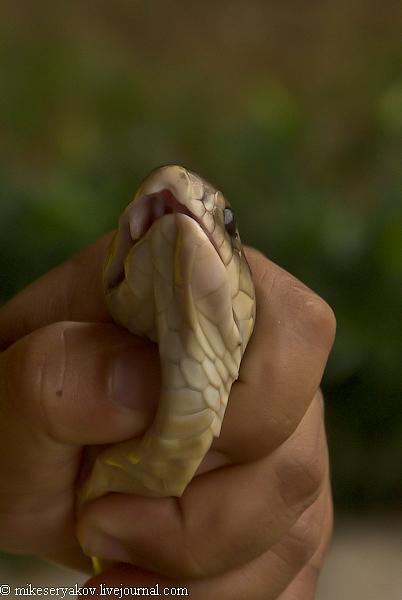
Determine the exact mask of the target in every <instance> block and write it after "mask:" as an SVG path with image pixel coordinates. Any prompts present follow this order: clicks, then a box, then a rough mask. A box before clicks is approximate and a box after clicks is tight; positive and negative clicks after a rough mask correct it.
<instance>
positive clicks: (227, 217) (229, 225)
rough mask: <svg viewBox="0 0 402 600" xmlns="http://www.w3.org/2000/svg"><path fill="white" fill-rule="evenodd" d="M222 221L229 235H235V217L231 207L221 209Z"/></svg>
mask: <svg viewBox="0 0 402 600" xmlns="http://www.w3.org/2000/svg"><path fill="white" fill-rule="evenodd" d="M223 222H224V224H225V229H226V231H227V232H228V234H229V235H230V237H232V238H233V237H236V234H237V224H236V217H235V216H234V212H233V210H232V209H231V208H225V209H224V211H223Z"/></svg>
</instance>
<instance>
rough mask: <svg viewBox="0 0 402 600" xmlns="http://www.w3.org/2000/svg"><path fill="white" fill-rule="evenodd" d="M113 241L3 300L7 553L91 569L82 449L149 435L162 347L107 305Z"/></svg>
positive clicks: (1, 489) (0, 356)
mask: <svg viewBox="0 0 402 600" xmlns="http://www.w3.org/2000/svg"><path fill="white" fill-rule="evenodd" d="M110 239H111V236H110V235H108V236H105V237H104V238H102V239H101V240H99V241H98V242H96V243H95V244H93V245H92V246H90V247H89V248H88V249H87V250H85V251H84V252H83V253H81V254H80V255H78V256H77V257H74V258H72V259H71V260H69V261H67V262H66V263H64V264H62V265H61V266H59V267H57V268H56V269H53V270H52V271H50V272H49V273H47V274H46V275H45V276H43V277H41V278H40V279H38V280H37V281H36V282H34V283H33V284H32V285H30V286H29V287H27V288H26V289H25V290H23V291H22V292H20V293H19V294H18V295H17V296H15V297H14V298H13V299H11V300H10V301H9V302H8V303H7V304H5V305H4V306H2V307H0V350H1V353H0V473H1V477H0V531H1V536H0V550H3V551H6V552H10V553H24V554H35V555H38V556H42V557H45V558H48V559H51V560H54V561H57V562H60V563H62V564H65V565H69V566H72V567H76V568H84V569H85V568H87V569H89V568H90V563H89V560H88V559H87V558H86V557H85V556H84V554H83V553H82V551H81V548H80V546H79V544H78V541H77V538H76V535H75V527H76V520H75V501H76V481H77V476H78V472H79V469H80V463H81V456H82V449H83V447H84V446H86V445H91V444H105V443H110V442H117V441H121V440H123V439H127V438H131V437H133V436H136V435H139V434H141V433H143V432H144V431H145V429H146V428H147V427H148V425H149V424H150V422H151V420H152V416H153V413H154V409H155V405H156V404H155V403H156V401H157V397H158V393H159V382H158V376H159V372H158V368H157V365H158V358H157V350H156V349H155V347H153V346H151V345H150V344H149V343H148V342H146V341H143V340H140V339H139V338H135V337H134V336H132V335H131V334H129V333H128V332H126V331H125V330H123V329H122V328H120V327H118V326H117V325H115V324H114V323H112V322H111V319H110V316H109V313H108V310H107V307H106V304H105V300H104V294H103V290H102V283H101V274H102V265H103V261H104V258H105V255H106V252H107V248H108V245H109V242H110ZM150 365H152V366H151V367H150ZM155 365H156V367H155ZM150 368H151V369H152V371H153V377H152V378H149V377H146V378H144V377H143V372H147V370H149V369H150Z"/></svg>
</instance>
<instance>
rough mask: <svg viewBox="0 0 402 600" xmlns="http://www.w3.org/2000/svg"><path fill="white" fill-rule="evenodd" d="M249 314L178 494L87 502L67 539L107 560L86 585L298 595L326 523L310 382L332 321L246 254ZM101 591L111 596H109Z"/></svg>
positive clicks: (318, 416)
mask: <svg viewBox="0 0 402 600" xmlns="http://www.w3.org/2000/svg"><path fill="white" fill-rule="evenodd" d="M247 258H248V260H249V263H250V266H251V269H252V272H253V279H254V282H255V286H256V295H257V321H256V326H255V330H254V334H253V337H252V339H251V341H250V344H249V346H248V349H247V352H246V354H245V356H244V358H243V362H242V365H241V370H240V377H239V379H238V381H237V382H236V383H235V384H234V386H233V388H232V392H231V395H230V401H229V404H228V408H227V412H226V416H225V419H224V424H223V428H222V432H221V436H220V438H219V439H217V440H216V441H215V442H214V444H213V451H214V453H216V454H215V456H217V455H218V456H219V457H220V458H219V459H218V460H221V461H222V456H223V457H225V460H226V462H227V464H226V466H222V467H221V468H218V469H216V470H211V471H209V472H208V473H204V474H202V475H200V476H197V477H195V478H194V479H193V481H192V482H191V484H190V485H189V486H188V488H187V489H186V491H185V493H184V495H183V496H182V498H160V499H159V498H158V499H155V498H143V497H139V496H128V495H122V494H109V495H107V496H105V497H103V498H100V499H98V500H96V501H94V502H92V503H90V504H88V505H87V506H86V507H85V508H84V510H83V513H82V514H81V516H80V520H79V526H78V535H79V538H80V541H81V543H82V545H83V547H84V550H85V551H86V553H87V554H88V555H92V554H95V555H98V556H101V557H103V558H109V559H111V560H115V561H121V562H124V563H131V565H128V564H125V565H121V564H120V565H116V566H115V567H113V568H112V569H110V570H108V571H107V572H105V573H103V574H102V575H100V576H99V577H97V578H94V579H92V580H91V582H90V583H88V584H87V585H94V584H96V583H99V582H101V581H102V582H104V583H106V584H107V585H108V586H118V585H126V586H130V585H131V586H152V585H155V583H156V582H159V583H160V584H161V585H166V586H168V587H171V586H175V585H176V586H187V587H188V588H189V592H190V595H191V598H194V599H198V598H203V599H204V598H222V599H225V598H228V599H230V600H236V599H242V598H247V599H248V600H254V599H255V600H259V599H260V598H261V599H264V600H269V599H279V598H280V599H281V600H291V599H292V600H293V599H297V600H305V599H310V598H313V597H314V590H315V586H316V580H317V575H318V573H319V570H320V567H321V564H322V561H323V557H324V553H325V549H326V547H327V545H328V543H329V539H330V535H331V528H332V503H331V492H330V483H329V467H328V455H327V446H326V438H325V431H324V417H323V403H322V396H321V392H320V389H319V385H320V381H321V377H322V373H323V370H324V367H325V364H326V361H327V357H328V353H329V351H330V348H331V346H332V343H333V338H334V333H335V320H334V317H333V313H332V311H331V309H330V308H329V307H328V306H327V305H326V303H325V302H324V301H323V300H321V299H320V298H319V297H318V296H317V295H315V294H314V293H313V292H311V290H309V289H308V288H306V287H305V286H304V285H303V284H302V283H300V282H299V281H298V280H296V279H295V278H293V277H292V276H291V275H289V274H288V273H286V272H285V271H283V270H282V269H280V268H279V267H278V266H276V265H274V264H273V263H271V262H270V261H268V260H267V259H266V258H265V257H263V256H262V255H261V254H259V253H257V252H256V251H254V250H248V251H247ZM111 598H113V596H111Z"/></svg>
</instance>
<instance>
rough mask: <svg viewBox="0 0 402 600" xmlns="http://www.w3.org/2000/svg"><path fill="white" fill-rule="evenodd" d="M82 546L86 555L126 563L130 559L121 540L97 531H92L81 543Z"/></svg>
mask: <svg viewBox="0 0 402 600" xmlns="http://www.w3.org/2000/svg"><path fill="white" fill-rule="evenodd" d="M82 548H83V550H84V552H85V554H86V555H87V556H97V557H98V558H101V559H104V560H112V561H115V562H126V563H129V562H131V560H132V559H131V556H130V553H129V551H128V550H127V548H126V547H125V546H124V545H123V544H122V543H121V542H119V541H118V540H115V539H114V538H111V537H109V536H107V535H104V534H102V533H98V532H97V533H92V534H91V535H90V537H89V538H88V539H87V540H85V543H82Z"/></svg>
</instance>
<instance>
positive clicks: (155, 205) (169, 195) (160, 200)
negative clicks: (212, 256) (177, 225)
mask: <svg viewBox="0 0 402 600" xmlns="http://www.w3.org/2000/svg"><path fill="white" fill-rule="evenodd" d="M195 202H201V201H200V200H195ZM177 213H180V214H183V215H187V216H188V217H191V218H192V219H194V221H195V222H196V223H197V224H198V225H199V226H200V227H201V229H202V230H203V232H204V233H205V235H206V236H207V237H208V239H209V241H210V242H211V244H212V245H213V246H214V248H215V250H216V251H217V252H218V254H220V253H219V249H218V247H217V245H216V242H215V240H214V238H213V236H212V235H211V233H210V232H209V231H208V229H207V228H206V227H205V224H204V223H203V221H202V218H199V217H197V216H196V215H195V214H194V213H192V212H191V210H190V209H189V208H188V207H187V206H186V205H185V204H183V203H182V202H180V200H178V199H177V198H176V196H175V195H174V194H173V192H171V191H170V190H169V189H163V190H160V191H159V192H155V193H151V194H145V195H144V196H142V197H141V198H139V199H138V200H137V201H136V202H135V203H134V204H133V206H132V207H131V209H130V212H129V215H128V219H129V224H130V233H131V237H132V239H133V240H134V241H136V240H139V239H140V238H141V237H143V236H144V235H145V233H146V232H147V231H148V229H150V228H151V227H152V225H153V224H154V223H155V221H157V220H158V219H161V218H162V217H164V216H165V215H170V214H177Z"/></svg>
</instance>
